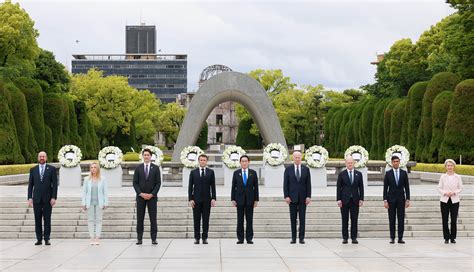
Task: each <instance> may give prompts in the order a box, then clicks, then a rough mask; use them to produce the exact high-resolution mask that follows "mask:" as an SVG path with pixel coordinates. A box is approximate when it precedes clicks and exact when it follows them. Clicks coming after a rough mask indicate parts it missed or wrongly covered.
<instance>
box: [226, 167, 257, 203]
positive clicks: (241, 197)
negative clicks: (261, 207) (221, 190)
mask: <svg viewBox="0 0 474 272" xmlns="http://www.w3.org/2000/svg"><path fill="white" fill-rule="evenodd" d="M230 195H231V200H232V201H235V202H237V205H238V206H245V205H247V206H253V204H254V202H255V201H258V176H257V172H255V171H254V170H252V169H247V185H246V186H244V177H243V176H242V169H238V170H235V171H234V175H233V176H232V189H231V191H230Z"/></svg>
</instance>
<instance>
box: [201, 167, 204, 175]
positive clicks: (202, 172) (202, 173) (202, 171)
mask: <svg viewBox="0 0 474 272" xmlns="http://www.w3.org/2000/svg"><path fill="white" fill-rule="evenodd" d="M201 177H204V168H201Z"/></svg>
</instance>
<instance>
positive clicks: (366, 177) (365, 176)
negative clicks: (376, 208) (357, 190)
mask: <svg viewBox="0 0 474 272" xmlns="http://www.w3.org/2000/svg"><path fill="white" fill-rule="evenodd" d="M357 171H359V172H361V173H362V179H363V181H364V189H367V187H368V186H369V175H368V174H367V172H368V168H367V167H362V168H357Z"/></svg>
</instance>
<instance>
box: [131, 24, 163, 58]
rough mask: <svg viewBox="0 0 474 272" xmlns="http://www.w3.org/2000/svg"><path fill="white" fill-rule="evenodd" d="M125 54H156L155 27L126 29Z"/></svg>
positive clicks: (143, 26)
mask: <svg viewBox="0 0 474 272" xmlns="http://www.w3.org/2000/svg"><path fill="white" fill-rule="evenodd" d="M125 53H127V54H156V28H155V26H154V25H153V26H152V25H149V26H147V25H139V26H126V27H125Z"/></svg>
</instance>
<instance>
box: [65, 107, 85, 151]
mask: <svg viewBox="0 0 474 272" xmlns="http://www.w3.org/2000/svg"><path fill="white" fill-rule="evenodd" d="M66 103H67V108H68V111H69V130H70V134H69V135H70V140H71V143H72V144H74V145H77V146H81V145H82V141H81V136H79V130H78V128H79V126H78V124H77V115H76V109H75V107H74V102H72V99H70V98H67V99H66Z"/></svg>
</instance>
